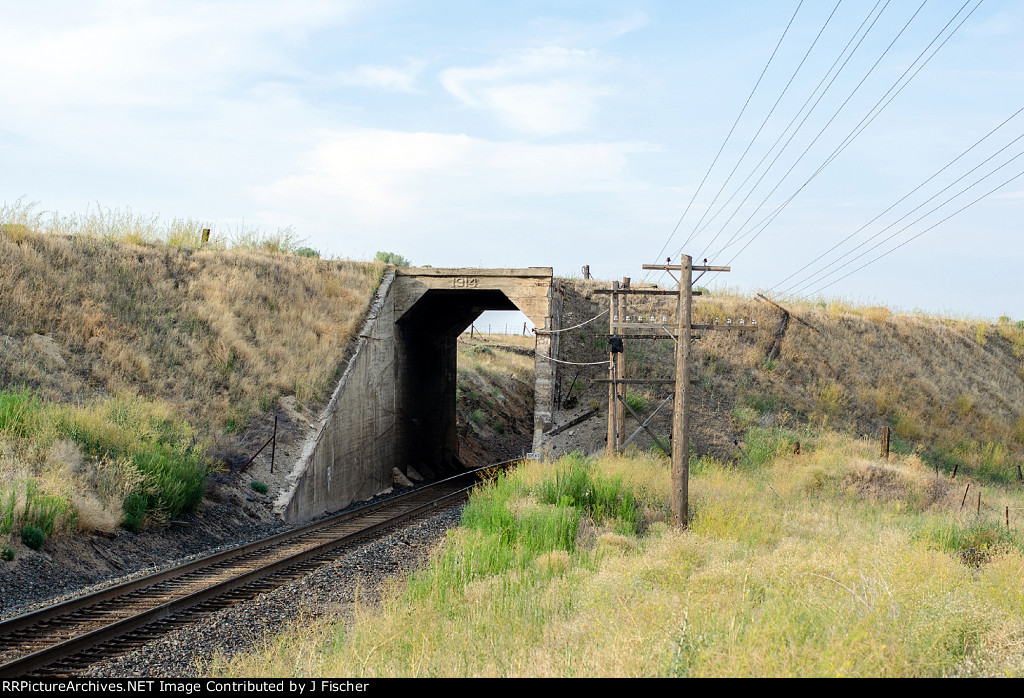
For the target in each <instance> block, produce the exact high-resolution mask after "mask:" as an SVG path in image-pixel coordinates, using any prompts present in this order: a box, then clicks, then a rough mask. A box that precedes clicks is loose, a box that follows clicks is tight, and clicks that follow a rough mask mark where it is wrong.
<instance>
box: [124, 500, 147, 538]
mask: <svg viewBox="0 0 1024 698" xmlns="http://www.w3.org/2000/svg"><path fill="white" fill-rule="evenodd" d="M121 508H122V510H123V511H124V518H123V519H122V520H121V527H122V528H124V529H125V530H127V531H131V532H132V533H138V532H139V531H141V530H142V524H143V523H144V522H145V519H146V510H147V509H149V497H148V496H147V495H145V494H144V493H142V492H135V493H134V494H130V495H128V496H127V497H125V499H124V503H123V504H122V505H121Z"/></svg>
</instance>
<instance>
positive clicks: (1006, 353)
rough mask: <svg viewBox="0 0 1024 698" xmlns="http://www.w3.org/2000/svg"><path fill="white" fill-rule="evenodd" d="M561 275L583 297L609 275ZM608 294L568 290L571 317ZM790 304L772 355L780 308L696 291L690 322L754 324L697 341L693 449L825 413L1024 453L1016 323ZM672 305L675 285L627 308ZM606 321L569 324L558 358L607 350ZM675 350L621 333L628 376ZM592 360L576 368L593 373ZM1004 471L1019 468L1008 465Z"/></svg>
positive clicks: (720, 445)
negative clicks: (585, 302)
mask: <svg viewBox="0 0 1024 698" xmlns="http://www.w3.org/2000/svg"><path fill="white" fill-rule="evenodd" d="M566 283H567V285H568V286H569V287H570V288H571V289H572V290H573V291H574V292H575V293H577V294H580V295H582V296H584V297H585V296H586V295H587V294H588V293H590V292H592V291H593V290H596V289H601V288H604V289H606V288H607V287H608V284H607V282H605V283H601V282H597V283H588V282H583V281H570V282H566ZM606 298H607V296H604V297H601V296H591V297H590V300H591V301H592V303H591V305H590V306H589V307H582V306H581V304H580V302H579V301H578V300H575V299H574V300H573V301H572V303H573V306H572V307H573V309H574V311H575V313H576V315H578V316H579V317H575V318H574V321H575V322H579V321H581V320H583V319H587V318H588V317H590V316H592V315H594V314H596V313H597V312H600V311H601V310H604V309H605V308H606V307H607V300H606ZM568 302H569V301H567V303H568ZM633 302H634V301H631V303H633ZM786 305H787V306H788V307H789V310H790V311H791V313H792V315H794V316H795V318H794V319H793V320H792V321H791V322H790V323H789V328H788V330H787V331H786V334H785V337H784V339H783V341H782V343H781V353H780V356H779V358H778V359H777V360H776V361H766V360H765V356H766V354H767V352H768V350H769V348H770V347H771V345H772V341H773V339H774V336H775V332H776V329H777V328H778V326H779V322H780V319H781V314H780V312H779V311H778V310H776V309H774V308H772V307H771V306H769V305H767V304H764V303H760V302H756V301H753V300H751V299H750V298H743V297H740V296H737V295H734V294H730V293H719V292H714V291H713V292H712V293H711V294H710V295H705V296H701V297H699V298H695V299H694V322H697V323H704V322H708V321H713V320H714V318H716V317H717V318H719V319H720V321H722V322H724V321H725V319H726V318H729V317H732V318H734V320H735V319H736V318H739V317H743V318H746V319H748V321H749V319H750V318H753V319H756V320H757V323H758V326H759V327H760V328H761V329H760V330H759V331H757V332H753V333H737V332H704V333H701V334H702V335H703V336H702V337H701V338H700V339H699V340H698V341H696V342H695V343H694V345H693V354H694V367H693V369H692V370H693V372H694V378H695V380H696V382H697V385H698V388H697V390H695V394H694V400H695V405H696V414H695V425H694V431H695V438H694V447H695V448H696V449H697V450H698V452H699V453H708V452H711V453H714V454H716V455H718V456H720V457H726V458H734V457H736V456H737V455H738V454H737V451H736V449H735V447H734V446H733V444H732V442H733V439H738V438H739V437H741V436H742V431H743V429H744V428H746V427H748V426H750V425H759V426H763V427H769V426H772V425H774V426H780V425H781V426H789V427H794V426H796V425H806V424H812V425H818V426H820V425H822V424H824V423H827V424H828V425H829V426H830V427H831V428H836V429H840V430H842V431H845V432H847V433H853V434H857V435H863V434H870V435H873V436H875V435H877V434H878V433H879V431H880V429H881V428H882V427H883V426H891V427H893V428H894V430H895V433H896V435H897V436H898V437H899V438H900V439H901V440H902V442H901V443H900V444H899V447H900V448H905V449H914V448H918V449H921V450H922V451H924V452H930V453H952V452H954V451H956V450H957V449H960V451H961V452H962V453H963V454H965V456H966V457H967V459H968V460H969V461H974V460H978V461H979V462H980V460H983V457H982V456H983V451H984V449H985V448H986V447H987V445H988V444H1004V445H1005V446H1006V447H1007V448H1009V451H1010V457H1009V460H1008V462H1010V463H1012V462H1014V461H1016V462H1020V461H1022V460H1024V437H1021V436H1018V434H1022V433H1024V431H1022V429H1024V428H1022V427H1020V426H1019V425H1018V424H1019V423H1018V420H1020V419H1021V414H1024V364H1022V363H1021V359H1020V356H1021V355H1024V326H1022V325H1020V324H1018V323H1016V322H1011V321H1009V320H1004V321H1002V322H999V323H997V324H990V323H986V322H983V321H979V320H977V319H962V318H942V317H931V316H927V315H923V314H918V313H901V312H894V311H891V310H889V309H887V308H884V307H881V306H879V305H877V304H876V305H872V306H858V305H856V304H854V303H850V302H847V301H843V300H833V301H829V302H826V301H822V302H818V303H793V304H786ZM577 306H580V307H577ZM673 306H674V302H673V301H672V300H671V297H669V298H667V299H665V300H662V301H660V302H657V303H655V302H649V301H639V302H636V303H635V305H634V306H631V307H630V309H629V310H628V311H627V313H635V314H642V315H649V314H650V312H651V311H652V310H653V311H654V312H655V314H656V315H659V316H660V315H662V314H664V315H666V316H668V317H669V318H670V319H671V318H672V317H673V315H674V313H673V310H674V307H673ZM588 313H589V315H588ZM796 318H799V320H803V321H805V322H806V323H808V324H809V325H811V326H812V327H813V328H814V329H811V328H810V327H808V326H807V325H805V324H802V323H801V322H799V321H798V320H797V319H796ZM605 332H607V324H606V321H605V319H604V318H602V319H601V320H599V321H597V322H595V323H592V324H591V325H588V326H585V327H583V328H580V329H579V330H573V331H572V332H571V333H568V335H569V336H568V337H566V336H563V338H562V342H563V344H562V347H563V348H562V351H563V355H562V356H561V358H564V359H569V360H573V361H594V360H596V359H598V358H602V357H603V356H607V354H605V353H604V352H605V351H606V349H605V346H606V343H605V342H604V341H603V340H601V339H599V338H596V337H593V335H595V334H598V333H605ZM585 335H589V336H585ZM567 350H568V351H569V352H570V353H569V354H568V355H566V354H565V352H566V351H567ZM672 352H673V345H672V341H671V340H665V341H649V340H644V341H632V342H627V343H626V356H627V362H626V363H627V366H626V374H627V377H636V378H639V377H645V376H652V377H661V376H670V375H671V373H672V364H673V354H672ZM597 370H599V369H595V370H594V371H591V372H590V373H586V372H585V373H584V374H583V375H584V377H586V378H591V377H595V376H597ZM563 376H564V374H563ZM571 377H572V376H571V375H569V376H568V377H565V380H569V379H570V378H571ZM599 397H600V396H599ZM666 425H667V422H666ZM665 428H667V426H666V427H665ZM950 467H952V465H951V464H949V463H947V464H946V468H947V469H948V468H950ZM1007 472H1009V471H1007ZM1012 474H1013V477H1014V478H1015V477H1016V470H1015V468H1014V469H1013V472H1012Z"/></svg>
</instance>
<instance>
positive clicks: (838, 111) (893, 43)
mask: <svg viewBox="0 0 1024 698" xmlns="http://www.w3.org/2000/svg"><path fill="white" fill-rule="evenodd" d="M926 2H927V0H923V2H922V3H921V4H920V5H919V6H918V8H917V10H915V11H914V14H913V15H911V17H910V19H908V20H907V22H906V24H904V25H903V27H902V28H901V29H900V31H899V33H897V34H896V36H895V37H894V38H893V40H892V41H891V42H889V45H888V46H886V48H885V50H884V51H882V54H881V55H880V56H879V57H878V59H877V60H876V61H875V62H874V63H873V64H872V65H871V67H870V68H869V69H868V71H867V72H866V73H865V74H864V76H863V77H862V78H861V79H860V81H859V82H858V83H857V85H856V86H855V87H854V88H853V90H852V91H851V92H850V94H849V95H847V97H846V99H845V100H843V103H842V104H840V105H839V108H838V109H836V110H835V112H833V114H832V116H831V117H830V118H829V119H828V121H827V122H826V123H825V125H824V126H823V127H822V128H821V129H820V130H819V131H818V134H817V135H816V136H815V137H814V139H813V140H811V142H810V144H808V146H807V147H806V148H804V151H803V152H802V153H800V155H799V156H798V157H797V159H796V160H795V161H794V162H793V164H792V165H791V166H790V168H789V169H788V170H787V171H786V173H785V174H784V175H782V177H781V178H780V179H779V181H778V183H777V184H776V185H775V186H774V187H773V188H772V190H771V191H769V192H768V194H767V195H766V196H765V197H764V199H762V201H761V203H760V204H758V205H757V207H756V208H755V209H754V210H753V211H752V212H751V213H750V215H749V216H747V219H746V220H745V221H743V223H741V224H740V226H739V228H738V229H737V231H736V233H734V234H733V236H732V237H731V238H730V239H729V241H728V242H726V243H725V245H724V246H723V247H722V249H721V250H719V252H718V253H716V254H715V255H712V258H715V257H717V256H718V255H720V254H721V253H722V252H723V251H725V250H726V249H728V247H729V246H730V245H731V244H732V243H733V242H734V241H735V240H736V239H737V236H738V235H739V234H740V232H741V231H742V230H743V229H744V228H745V227H746V225H747V223H749V222H750V221H751V220H752V219H753V218H754V216H755V215H757V212H758V211H760V210H761V209H762V208H763V207H764V206H765V204H766V203H767V202H768V200H769V199H770V198H771V197H772V195H773V194H775V192H776V191H778V190H779V187H781V186H782V184H783V183H784V182H785V181H786V179H787V178H788V177H789V175H790V174H792V173H793V170H795V169H796V167H797V165H799V164H800V162H801V161H802V160H803V159H804V157H806V155H807V153H809V152H810V151H811V148H813V147H814V144H815V143H817V142H818V140H819V139H820V138H821V137H822V135H824V133H825V132H826V131H827V130H828V128H829V126H831V125H832V123H833V122H834V121H835V119H836V118H837V117H838V116H839V114H840V113H841V112H842V111H843V109H845V108H846V105H847V104H849V103H850V100H851V99H853V97H854V95H856V94H857V92H858V91H859V90H860V88H861V87H862V86H863V85H864V83H865V81H867V79H868V77H870V76H871V74H872V73H873V72H874V71H875V68H877V67H878V65H879V63H881V62H882V59H884V58H885V56H886V55H888V53H889V51H891V50H892V47H893V46H894V45H895V44H896V42H897V41H899V39H900V37H901V36H903V34H904V32H906V30H907V28H908V27H909V26H910V24H911V23H912V22H913V21H914V19H915V18H916V17H917V15H918V14H920V12H921V10H922V9H923V8H924V6H925V4H926ZM969 2H970V0H967V2H965V3H964V5H965V6H966V5H967V3H969ZM883 10H884V8H883ZM961 11H962V9H961ZM957 14H959V11H958V12H957ZM879 16H881V13H879ZM954 17H955V16H954ZM876 20H877V17H876ZM947 26H948V24H947ZM944 30H945V28H943V30H942V31H944ZM940 35H941V32H940ZM936 38H937V37H936ZM925 51H927V48H926V49H925ZM904 74H905V73H904ZM900 79H902V76H901V77H900ZM898 82H899V80H897V83H898ZM894 87H895V85H894ZM892 89H893V88H890V91H891V90H892ZM886 95H888V92H886ZM882 99H883V100H884V99H885V96H883V97H882ZM880 101H881V100H880ZM872 110H873V109H872ZM869 114H870V111H869ZM855 128H856V127H855ZM826 164H827V163H826ZM755 227H756V226H755ZM723 230H724V227H723ZM716 237H717V236H716ZM710 247H711V245H710V244H709V245H708V246H707V248H706V249H705V250H704V252H702V253H701V255H700V256H701V257H703V256H705V255H706V253H707V251H708V250H709V249H710Z"/></svg>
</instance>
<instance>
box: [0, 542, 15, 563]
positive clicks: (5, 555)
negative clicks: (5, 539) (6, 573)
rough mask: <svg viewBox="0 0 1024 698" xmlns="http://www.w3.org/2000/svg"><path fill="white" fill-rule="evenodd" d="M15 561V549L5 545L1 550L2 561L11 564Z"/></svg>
mask: <svg viewBox="0 0 1024 698" xmlns="http://www.w3.org/2000/svg"><path fill="white" fill-rule="evenodd" d="M13 559H14V548H12V547H11V546H9V545H5V546H3V547H2V548H0V560H6V561H7V562H10V561H11V560H13Z"/></svg>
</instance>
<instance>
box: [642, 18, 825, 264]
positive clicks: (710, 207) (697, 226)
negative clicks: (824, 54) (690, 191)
mask: <svg viewBox="0 0 1024 698" xmlns="http://www.w3.org/2000/svg"><path fill="white" fill-rule="evenodd" d="M842 2H843V0H838V2H836V6H835V7H833V8H832V12H830V13H829V15H828V17H827V18H826V19H825V23H824V24H823V25H821V29H819V30H818V34H817V36H815V37H814V41H812V42H811V45H810V47H808V49H807V52H806V53H804V57H803V58H802V59H800V63H799V65H797V67H796V70H794V71H793V74H792V75H791V76H790V77H789V81H788V82H787V83H786V86H785V87H783V88H782V92H781V93H779V97H778V99H776V100H775V104H773V105H772V108H771V109H770V110H769V111H768V114H767V115H766V116H765V117H764V120H763V121H762V122H761V125H760V126H759V127H758V129H757V133H755V134H754V137H753V138H751V139H750V142H749V143H748V144H747V147H746V149H745V150H744V151H743V154H742V155H740V157H739V159H738V160H737V161H736V164H735V165H734V166H733V168H732V171H731V172H729V175H728V176H727V177H726V178H725V181H724V182H722V186H721V187H719V189H718V192H717V193H716V194H715V196H714V198H713V199H711V203H710V204H708V207H707V208H706V209H705V210H704V214H703V215H702V216H701V217H700V220H698V221H697V224H696V225H695V226H694V227H693V232H691V233H690V235H689V237H687V238H686V240H684V241H683V244H682V247H683V248H685V247H686V245H687V244H689V242H690V240H692V239H693V237H694V236H695V235H696V234H697V229H698V228H700V224H701V223H703V222H704V218H705V217H706V216H707V215H708V213H709V212H710V211H711V209H712V208H713V207H714V205H715V202H717V201H718V197H719V196H721V195H722V192H723V191H725V187H726V186H727V185H728V184H729V181H730V180H731V179H732V176H733V175H734V174H736V170H737V169H739V166H740V164H741V163H742V162H743V159H744V158H745V157H746V156H747V153H749V152H750V148H751V147H752V146H753V145H754V142H755V141H757V137H758V136H760V135H761V131H763V130H764V127H765V125H767V123H768V119H770V118H771V117H772V114H774V113H775V109H776V108H777V107H778V106H779V102H781V101H782V98H783V97H785V96H786V92H787V91H788V90H789V87H790V85H792V84H793V80H795V79H796V76H797V74H798V73H799V72H800V69H801V68H802V67H803V65H804V63H805V62H806V61H807V57H808V56H810V55H811V51H813V50H814V47H815V46H816V45H817V44H818V39H820V38H821V35H822V34H823V33H824V32H825V29H826V28H827V27H828V25H829V22H831V21H832V17H833V16H835V14H836V10H838V9H839V5H840V4H842ZM659 256H660V253H659Z"/></svg>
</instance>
